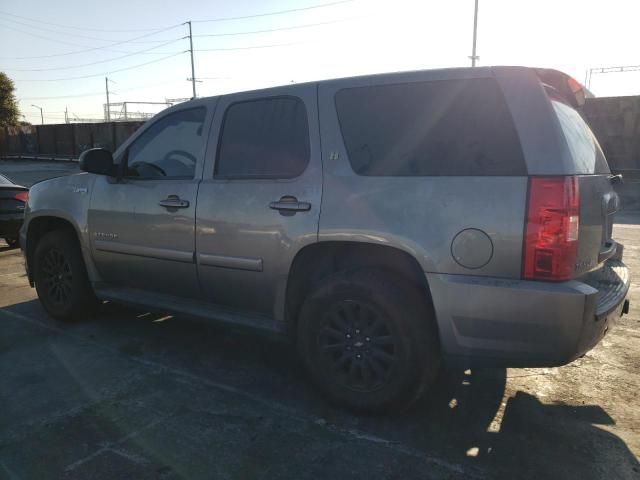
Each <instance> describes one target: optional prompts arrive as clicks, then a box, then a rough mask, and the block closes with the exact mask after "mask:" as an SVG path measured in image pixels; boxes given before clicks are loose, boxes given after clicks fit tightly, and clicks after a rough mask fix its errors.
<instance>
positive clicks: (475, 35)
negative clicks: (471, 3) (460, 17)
mask: <svg viewBox="0 0 640 480" xmlns="http://www.w3.org/2000/svg"><path fill="white" fill-rule="evenodd" d="M475 3H476V6H475V9H474V11H473V48H472V50H471V56H470V57H469V58H470V59H471V66H472V67H475V66H476V60H478V59H479V58H480V57H478V55H476V39H477V38H478V0H475Z"/></svg>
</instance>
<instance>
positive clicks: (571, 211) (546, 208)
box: [523, 177, 580, 281]
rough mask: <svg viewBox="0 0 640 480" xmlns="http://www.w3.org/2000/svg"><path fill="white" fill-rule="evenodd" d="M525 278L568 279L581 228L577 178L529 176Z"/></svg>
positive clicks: (570, 275)
mask: <svg viewBox="0 0 640 480" xmlns="http://www.w3.org/2000/svg"><path fill="white" fill-rule="evenodd" d="M528 204H529V206H528V211H527V225H526V229H525V237H524V255H523V259H524V260H523V264H524V265H523V277H524V278H526V279H530V280H556V281H558V280H569V279H570V278H571V277H572V276H573V273H574V271H575V263H576V255H577V253H578V232H579V229H580V194H579V191H578V178H577V177H530V178H529V198H528Z"/></svg>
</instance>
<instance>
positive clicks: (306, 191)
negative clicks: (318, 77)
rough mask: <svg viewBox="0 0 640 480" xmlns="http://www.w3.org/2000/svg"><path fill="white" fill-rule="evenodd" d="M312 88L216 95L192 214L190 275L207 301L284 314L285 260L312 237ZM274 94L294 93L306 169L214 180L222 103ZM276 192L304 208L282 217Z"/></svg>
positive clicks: (316, 155) (317, 175) (316, 143)
mask: <svg viewBox="0 0 640 480" xmlns="http://www.w3.org/2000/svg"><path fill="white" fill-rule="evenodd" d="M316 91H317V87H316V85H315V84H307V85H293V86H288V87H281V88H274V89H269V90H268V91H262V92H249V93H243V94H234V95H227V96H225V97H222V98H221V99H220V101H219V103H218V107H217V110H216V115H215V119H214V121H213V127H212V130H211V139H210V142H209V144H210V147H209V150H208V151H207V163H206V165H205V169H204V173H203V179H202V182H201V184H200V189H199V194H198V207H197V213H196V224H197V225H196V237H195V244H196V249H197V251H198V275H199V278H200V282H201V286H202V291H203V295H204V298H205V299H206V300H207V301H210V302H212V303H216V304H219V305H223V306H225V307H228V308H238V309H246V310H248V311H250V312H252V313H256V314H261V315H268V316H269V317H272V318H276V319H278V320H283V319H284V298H285V295H286V285H287V277H288V275H289V268H290V266H291V263H292V262H293V259H294V257H295V255H296V253H297V252H298V251H300V250H301V249H302V248H303V247H305V246H307V245H310V244H312V243H314V242H316V241H317V240H318V222H319V218H320V203H321V198H322V164H321V156H320V134H319V125H318V113H317V111H318V110H317V95H316ZM282 95H287V96H293V97H297V98H299V99H300V100H302V101H303V102H304V105H305V107H306V110H307V118H308V126H309V135H310V155H311V156H310V159H309V164H308V165H307V168H306V170H305V171H304V172H303V173H302V174H301V175H300V176H298V177H296V178H292V179H244V180H232V179H216V178H214V175H213V172H214V165H215V163H214V162H215V155H216V147H217V143H218V136H219V133H220V130H221V127H222V122H223V118H224V113H225V110H226V109H227V107H228V106H230V105H231V104H233V103H235V102H238V101H241V100H242V101H244V100H251V99H263V98H269V97H278V96H282ZM284 196H293V197H295V198H296V199H297V200H298V201H299V202H306V203H309V204H310V208H309V210H307V211H300V212H293V213H294V214H293V215H283V214H281V213H280V211H278V210H274V209H272V208H270V204H271V203H272V202H276V201H278V200H280V199H281V198H282V197H284ZM212 258H213V259H214V261H213V262H211V261H210V260H211V259H212ZM239 259H242V260H239ZM246 259H256V260H258V259H259V263H260V268H259V269H258V268H257V263H258V262H256V261H247V260H246ZM208 260H209V261H208ZM212 263H213V265H212ZM248 266H250V267H252V268H247V267H248ZM221 267H222V268H221ZM230 267H231V268H230Z"/></svg>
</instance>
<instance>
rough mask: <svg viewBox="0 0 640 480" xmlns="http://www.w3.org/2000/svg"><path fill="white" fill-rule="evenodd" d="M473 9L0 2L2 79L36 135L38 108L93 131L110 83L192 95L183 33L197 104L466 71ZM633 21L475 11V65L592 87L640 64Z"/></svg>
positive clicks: (601, 14)
mask: <svg viewBox="0 0 640 480" xmlns="http://www.w3.org/2000/svg"><path fill="white" fill-rule="evenodd" d="M319 5H324V6H321V7H319ZM315 7H317V8H315ZM287 10H295V11H289V12H283V11H287ZM473 10H474V0H448V1H444V0H438V1H436V0H393V1H389V0H341V1H340V0H235V1H229V0H207V1H201V0H200V1H197V0H180V1H179V2H176V1H175V0H154V1H140V0H126V1H125V0H109V1H102V2H97V1H95V0H90V1H87V0H57V1H55V2H54V1H51V0H29V1H28V2H15V1H14V2H9V1H8V0H0V71H4V72H5V73H7V74H8V75H9V76H10V77H11V78H12V79H13V80H14V82H15V85H16V95H17V98H18V100H19V107H20V110H21V113H22V114H23V115H24V117H23V119H25V120H27V121H29V122H32V123H40V121H41V118H40V110H39V109H38V108H37V107H41V108H42V109H43V112H44V121H45V123H62V122H63V121H64V115H65V114H64V112H65V110H67V111H68V112H69V117H70V118H87V119H99V118H102V117H103V113H104V110H103V105H104V103H105V102H106V98H105V97H106V92H105V76H107V77H108V78H109V89H110V102H112V103H115V102H166V100H167V99H175V98H187V97H191V96H192V92H191V83H190V82H189V81H187V78H189V77H191V63H190V56H189V53H188V49H189V40H188V26H187V25H184V24H183V23H184V22H186V21H187V20H191V21H192V31H193V48H194V58H195V73H196V75H195V76H196V78H197V79H198V80H199V81H198V83H197V84H196V88H197V94H198V96H208V95H217V94H222V93H228V92H233V91H242V90H250V89H255V88H261V87H267V86H272V85H281V84H286V83H290V82H304V81H311V80H320V79H326V78H337V77H345V76H352V75H360V74H368V73H380V72H392V71H402V70H416V69H429V68H443V67H461V66H469V65H470V60H469V56H470V55H471V43H472V31H473ZM278 12H283V13H278ZM238 17H241V18H238ZM638 18H640V1H637V0H607V1H606V2H603V1H598V0H479V15H478V39H477V54H478V55H479V57H480V59H479V63H478V64H479V65H526V66H539V67H550V68H557V69H560V70H562V71H565V72H567V73H569V74H571V75H572V76H574V77H575V78H576V79H578V80H579V81H580V82H584V81H585V74H586V71H587V70H588V69H592V68H593V69H595V68H599V67H611V66H620V65H640V49H639V48H638V46H639V44H640V42H639V40H638V36H637V19H638ZM77 77H85V78H77ZM591 90H592V91H593V93H594V94H595V95H596V96H616V95H639V94H640V71H637V72H628V73H608V74H597V73H594V74H593V75H592V77H591ZM34 105H36V106H37V107H36V106H34ZM118 108H119V107H114V110H117V109H118ZM161 108H163V106H162V105H143V104H138V105H136V104H134V103H131V104H129V106H128V109H129V111H134V112H136V111H143V112H156V111H158V110H159V109H161Z"/></svg>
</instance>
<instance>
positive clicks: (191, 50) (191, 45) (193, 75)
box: [186, 20, 196, 98]
mask: <svg viewBox="0 0 640 480" xmlns="http://www.w3.org/2000/svg"><path fill="white" fill-rule="evenodd" d="M186 23H187V25H189V52H190V53H191V86H192V87H193V98H196V72H195V67H194V65H193V35H192V34H191V20H189V21H188V22H186Z"/></svg>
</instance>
